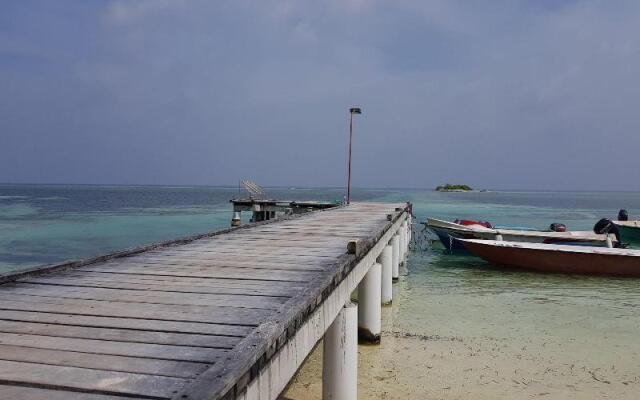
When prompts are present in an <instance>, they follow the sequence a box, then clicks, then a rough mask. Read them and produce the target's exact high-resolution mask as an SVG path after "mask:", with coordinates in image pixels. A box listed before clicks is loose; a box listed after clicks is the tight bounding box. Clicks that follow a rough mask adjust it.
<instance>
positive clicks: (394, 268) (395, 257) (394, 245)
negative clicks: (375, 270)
mask: <svg viewBox="0 0 640 400" xmlns="http://www.w3.org/2000/svg"><path fill="white" fill-rule="evenodd" d="M399 266H400V235H398V234H397V233H396V234H395V235H393V238H391V277H392V278H393V280H394V281H395V280H398V278H399V277H400V268H399Z"/></svg>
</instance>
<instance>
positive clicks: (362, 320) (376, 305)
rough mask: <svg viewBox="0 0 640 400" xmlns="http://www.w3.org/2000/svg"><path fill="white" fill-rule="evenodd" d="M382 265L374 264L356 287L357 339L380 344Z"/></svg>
mask: <svg viewBox="0 0 640 400" xmlns="http://www.w3.org/2000/svg"><path fill="white" fill-rule="evenodd" d="M381 282H382V265H380V264H378V263H377V262H376V263H374V264H373V265H372V266H371V268H369V272H367V274H366V275H365V276H364V278H362V281H360V284H359V285H358V339H360V340H361V341H362V342H365V343H380V331H381V329H382V322H381V320H382V308H381V306H380V304H381V297H382V289H381Z"/></svg>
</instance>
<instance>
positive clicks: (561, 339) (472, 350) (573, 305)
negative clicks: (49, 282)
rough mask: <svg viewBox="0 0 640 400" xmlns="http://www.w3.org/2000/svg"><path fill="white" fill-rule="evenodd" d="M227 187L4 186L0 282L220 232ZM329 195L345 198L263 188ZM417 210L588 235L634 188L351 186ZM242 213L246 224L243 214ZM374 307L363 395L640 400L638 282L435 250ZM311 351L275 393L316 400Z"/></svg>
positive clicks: (316, 370)
mask: <svg viewBox="0 0 640 400" xmlns="http://www.w3.org/2000/svg"><path fill="white" fill-rule="evenodd" d="M236 193H237V188H202V187H195V188H182V187H178V188H175V187H174V188H169V187H103V186H34V185H18V186H6V185H5V186H0V273H6V272H8V271H12V270H19V269H22V268H27V267H30V266H34V265H38V264H42V263H51V262H57V261H61V260H65V259H77V258H82V257H87V256H91V255H96V254H100V253H105V252H109V251H115V250H120V249H123V248H126V247H132V246H137V245H141V244H145V243H151V242H156V241H160V240H167V239H172V238H175V237H178V236H185V235H190V234H194V233H201V232H206V231H210V230H215V229H221V228H226V227H227V226H228V224H229V221H230V217H231V207H230V204H229V203H228V200H229V199H230V198H231V197H233V196H234V195H235V194H236ZM269 194H270V195H271V196H272V197H277V198H290V199H297V200H305V199H318V200H329V201H332V200H336V199H340V198H341V197H342V189H305V190H289V189H270V190H269ZM354 197H355V199H359V200H377V201H403V200H409V201H411V202H413V204H414V213H415V214H416V216H417V218H418V220H424V219H425V218H426V216H427V215H428V216H433V217H438V218H443V219H455V218H470V219H483V220H488V221H490V222H492V223H494V224H501V225H511V226H531V227H538V228H545V227H547V226H548V225H549V224H550V223H551V222H562V223H565V224H566V225H567V226H568V227H569V228H570V229H574V230H576V229H590V228H591V227H592V226H593V224H594V223H595V222H596V221H597V220H598V219H599V218H601V217H614V216H615V215H616V214H617V211H618V209H619V208H628V209H629V210H630V212H631V214H632V216H633V214H634V210H635V211H636V212H637V211H638V210H640V194H638V193H542V192H490V193H435V192H431V191H417V190H357V191H355V195H354ZM244 217H248V216H247V215H245V216H244ZM401 272H402V276H401V279H400V281H399V282H398V283H397V284H396V285H394V304H393V306H391V307H386V308H384V310H383V320H384V325H383V329H384V332H383V339H382V344H381V345H380V346H360V348H359V351H360V361H359V362H360V365H359V367H360V368H359V374H360V385H359V390H360V398H376V399H378V398H380V399H416V398H420V399H423V398H424V399H467V398H474V399H514V398H515V399H525V398H531V397H540V398H552V399H557V398H575V399H599V398H606V397H608V398H616V399H637V398H640V345H639V344H638V342H639V341H638V337H639V336H640V335H639V333H640V279H623V278H608V277H580V276H564V275H544V274H535V273H527V272H520V271H518V272H514V271H503V270H500V269H498V268H495V267H492V266H490V265H488V264H486V263H484V262H483V261H481V260H478V259H475V258H473V257H465V256H452V255H448V254H444V253H443V251H442V249H441V248H440V247H439V246H437V245H435V246H433V247H432V248H428V249H426V250H425V251H415V252H413V253H411V254H410V257H409V260H408V263H407V265H406V267H404V268H403V269H402V271H401ZM321 350H322V346H318V347H317V349H316V351H315V352H314V353H313V354H312V355H311V356H310V357H309V359H308V361H307V362H306V363H305V365H304V367H303V368H302V369H301V371H300V372H299V374H298V376H297V377H296V379H295V381H294V382H293V383H292V385H291V386H290V388H289V390H288V391H287V392H286V393H285V397H288V398H293V399H320V398H321V379H320V371H321V359H322V357H321Z"/></svg>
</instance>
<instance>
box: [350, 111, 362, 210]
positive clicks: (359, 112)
mask: <svg viewBox="0 0 640 400" xmlns="http://www.w3.org/2000/svg"><path fill="white" fill-rule="evenodd" d="M359 114H362V109H361V108H360V107H351V108H350V109H349V167H348V168H349V172H348V175H349V177H348V178H347V204H350V203H351V139H352V138H353V116H354V115H359Z"/></svg>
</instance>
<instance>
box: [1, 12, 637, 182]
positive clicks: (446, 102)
mask: <svg viewBox="0 0 640 400" xmlns="http://www.w3.org/2000/svg"><path fill="white" fill-rule="evenodd" d="M351 105H359V106H361V107H362V108H363V115H362V116H359V117H358V118H357V120H356V123H355V135H354V136H355V141H354V178H353V180H354V184H355V185H356V186H368V187H432V186H435V185H437V184H440V183H445V182H451V183H458V182H459V183H468V184H470V185H472V186H476V187H488V188H521V189H578V190H594V189H595V190H598V189H602V190H605V189H627V190H640V179H639V175H640V156H639V149H640V130H639V128H640V2H639V1H637V0H632V1H611V0H602V1H559V0H544V1H543V0H531V1H517V0H508V1H507V0H505V1H500V0H487V1H477V0H468V1H454V0H415V1H408V0H407V1H375V0H371V1H368V0H350V1H346V0H327V1H317V0H316V1H308V2H307V1H301V0H297V1H294V0H292V1H264V0H256V1H243V0H233V1H209V0H207V1H205V0H202V1H200V0H194V1H186V0H185V1H179V0H175V1H169V0H129V1H116V0H114V1H106V0H105V1H97V0H96V1H82V0H76V1H63V0H56V1H30V0H16V1H11V0H2V1H1V2H0V182H58V183H116V184H128V183H134V184H235V183H236V182H237V180H238V179H239V178H243V177H246V178H253V179H254V180H256V181H257V182H259V183H261V184H264V185H296V186H303V185H304V186H327V185H331V186H339V185H343V184H344V182H345V181H346V155H347V139H348V113H347V109H348V107H349V106H351Z"/></svg>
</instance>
